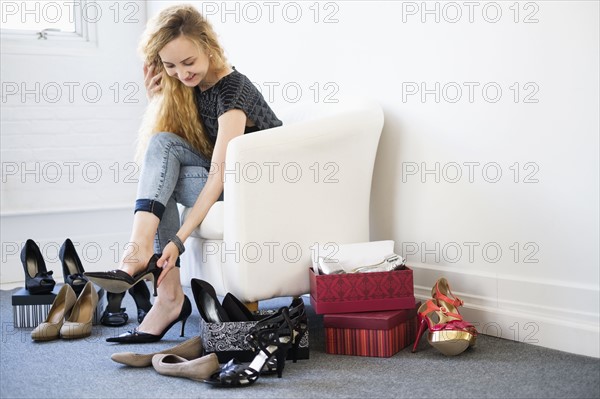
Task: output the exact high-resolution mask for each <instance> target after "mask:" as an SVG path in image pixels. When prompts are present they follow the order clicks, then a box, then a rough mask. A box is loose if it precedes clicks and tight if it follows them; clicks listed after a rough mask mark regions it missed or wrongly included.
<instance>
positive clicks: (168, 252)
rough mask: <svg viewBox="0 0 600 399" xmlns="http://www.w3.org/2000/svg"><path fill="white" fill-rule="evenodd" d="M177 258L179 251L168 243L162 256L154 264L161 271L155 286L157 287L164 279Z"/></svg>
mask: <svg viewBox="0 0 600 399" xmlns="http://www.w3.org/2000/svg"><path fill="white" fill-rule="evenodd" d="M178 256H179V249H177V246H176V245H175V244H173V243H172V242H170V243H168V244H167V245H166V246H165V249H164V250H163V253H162V256H161V257H160V259H159V260H158V261H157V262H156V264H157V265H158V267H161V268H162V269H163V270H162V272H161V273H160V276H159V277H158V281H157V282H156V285H157V286H159V285H160V283H161V282H162V281H163V279H164V278H165V277H166V275H167V273H168V272H170V271H171V269H173V268H174V267H175V262H176V261H177V257H178Z"/></svg>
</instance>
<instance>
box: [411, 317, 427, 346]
mask: <svg viewBox="0 0 600 399" xmlns="http://www.w3.org/2000/svg"><path fill="white" fill-rule="evenodd" d="M425 330H427V320H425V318H424V317H422V316H421V315H419V331H417V337H416V338H415V343H414V345H413V348H412V352H413V353H415V352H416V351H417V346H418V345H419V341H420V340H421V336H422V335H423V333H424V332H425Z"/></svg>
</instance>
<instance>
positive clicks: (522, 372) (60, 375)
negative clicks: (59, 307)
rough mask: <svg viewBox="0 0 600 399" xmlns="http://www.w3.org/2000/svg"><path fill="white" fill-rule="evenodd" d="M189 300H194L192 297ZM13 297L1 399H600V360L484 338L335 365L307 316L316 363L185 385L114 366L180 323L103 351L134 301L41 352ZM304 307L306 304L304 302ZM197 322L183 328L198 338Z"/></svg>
mask: <svg viewBox="0 0 600 399" xmlns="http://www.w3.org/2000/svg"><path fill="white" fill-rule="evenodd" d="M186 291H187V293H188V296H189V297H190V298H192V296H191V292H189V290H186ZM11 293H12V291H0V316H1V321H2V343H1V345H0V348H1V351H0V363H1V365H2V366H1V367H2V369H1V375H0V377H1V378H0V396H1V397H2V398H199V397H201V398H230V397H239V398H242V397H243V398H247V397H261V398H318V397H333V398H364V397H367V398H429V397H436V398H439V397H443V398H454V397H456V398H474V397H477V398H481V397H488V398H598V397H599V396H600V387H599V385H600V360H598V359H593V358H588V357H583V356H577V355H572V354H568V353H563V352H558V351H555V350H550V349H544V348H540V347H536V346H532V345H527V344H522V343H515V342H512V341H507V340H502V339H498V338H493V337H487V336H480V337H479V339H478V343H477V345H476V347H475V348H472V349H469V350H467V351H466V352H464V353H463V354H461V355H460V356H457V357H452V358H448V357H446V356H443V355H441V354H440V353H439V352H437V351H436V350H435V349H433V348H432V347H430V346H429V344H428V343H427V341H426V339H423V340H422V341H421V343H420V346H419V348H420V350H419V352H418V353H416V354H413V353H411V351H410V348H406V349H404V350H403V351H401V352H400V353H398V354H396V355H395V356H393V357H391V358H369V357H355V356H334V355H328V354H326V353H325V352H324V333H323V327H322V317H321V316H318V315H315V314H314V312H313V311H312V309H310V307H309V312H310V317H309V324H310V350H311V352H310V359H309V360H299V361H298V363H296V364H294V363H292V362H287V364H286V366H285V370H284V373H283V378H281V379H278V378H277V377H276V376H264V377H262V378H260V379H259V380H258V381H257V382H256V383H255V384H254V385H253V386H251V387H246V388H238V389H219V388H214V387H211V386H208V385H206V384H203V383H200V382H194V381H191V380H187V379H180V378H175V377H167V376H162V375H159V374H157V373H156V372H155V371H154V369H153V368H151V367H150V368H145V369H134V368H128V367H125V366H121V365H119V364H117V363H114V362H112V361H111V360H110V355H111V354H112V353H114V352H121V351H133V352H138V353H151V352H155V351H159V350H162V349H165V348H168V347H171V346H174V345H176V344H177V343H179V342H181V341H182V340H184V338H179V336H178V332H179V328H178V327H180V324H177V325H176V326H175V327H174V328H173V329H172V330H171V331H170V332H169V333H168V334H167V335H166V336H165V338H164V339H163V341H161V342H159V343H155V344H144V345H119V344H109V343H107V342H105V338H106V337H108V336H113V335H117V334H119V333H121V332H124V331H126V330H127V329H131V328H133V327H135V325H136V324H135V322H134V321H133V320H134V319H135V315H136V309H135V304H134V302H133V300H132V299H131V297H130V296H126V299H125V301H124V306H126V307H127V311H128V313H129V315H130V318H131V319H130V322H129V324H128V325H127V326H125V327H121V328H108V327H104V326H95V327H94V330H93V334H92V336H91V337H89V338H86V339H82V340H75V341H60V340H59V341H53V342H47V343H35V342H32V341H31V338H30V332H31V329H14V328H13V323H12V307H11V297H10V295H11ZM306 302H307V301H306ZM287 304H289V300H288V299H287V298H281V299H276V300H271V301H264V302H261V308H265V309H269V308H277V307H279V306H280V305H287ZM198 329H199V315H198V311H197V309H195V306H194V312H193V313H192V316H191V317H190V319H189V320H188V323H187V325H186V337H188V338H189V337H191V336H193V335H197V334H198Z"/></svg>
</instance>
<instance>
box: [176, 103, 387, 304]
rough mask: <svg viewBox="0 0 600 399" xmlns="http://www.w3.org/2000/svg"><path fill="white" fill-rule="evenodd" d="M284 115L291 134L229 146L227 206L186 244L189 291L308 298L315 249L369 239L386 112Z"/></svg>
mask: <svg viewBox="0 0 600 399" xmlns="http://www.w3.org/2000/svg"><path fill="white" fill-rule="evenodd" d="M278 116H279V118H280V119H281V120H282V121H283V126H281V127H277V128H273V129H268V130H263V131H259V132H255V133H250V134H246V135H243V136H240V137H237V138H235V139H233V140H232V141H231V142H230V143H229V145H228V148H227V162H226V165H227V169H226V170H227V172H226V175H225V189H224V193H225V194H224V201H219V202H217V203H215V204H214V206H213V207H212V208H211V209H210V211H209V213H208V215H207V216H206V218H205V220H204V221H203V222H202V224H201V225H200V226H199V227H198V229H196V231H195V232H194V234H193V235H192V236H191V237H190V238H189V239H188V240H187V242H186V252H185V253H184V254H183V255H182V260H181V265H182V268H181V280H182V284H184V285H189V283H190V280H191V278H200V279H203V280H206V281H208V282H210V283H211V284H212V285H213V286H214V287H215V290H216V291H217V294H219V295H225V294H226V293H227V292H231V293H232V294H234V295H235V296H236V297H237V298H239V299H240V300H242V301H244V302H255V301H259V300H264V299H270V298H274V297H280V296H292V295H301V294H305V293H308V292H309V279H308V269H309V267H310V265H311V264H312V263H311V250H310V247H311V246H312V245H313V244H315V243H318V244H321V245H323V244H325V243H328V242H334V243H338V244H342V243H353V242H361V241H368V240H369V203H370V195H371V180H372V175H373V166H374V162H375V155H376V152H377V145H378V142H379V137H380V135H381V130H382V127H383V111H382V110H381V108H380V106H379V105H378V104H377V103H375V102H372V101H369V100H365V99H346V100H342V101H340V102H339V103H336V104H308V105H295V106H293V107H290V108H289V109H288V110H286V112H278ZM188 212H189V209H186V208H183V209H182V218H185V216H186V215H187V213H188Z"/></svg>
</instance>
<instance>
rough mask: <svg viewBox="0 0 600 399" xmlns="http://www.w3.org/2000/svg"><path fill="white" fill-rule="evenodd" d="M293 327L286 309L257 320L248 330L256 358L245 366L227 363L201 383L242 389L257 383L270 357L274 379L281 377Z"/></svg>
mask: <svg viewBox="0 0 600 399" xmlns="http://www.w3.org/2000/svg"><path fill="white" fill-rule="evenodd" d="M292 336H293V325H292V322H291V320H290V318H289V314H288V308H287V307H283V308H281V309H279V310H278V311H277V313H276V314H274V315H273V316H269V317H267V318H266V319H263V320H261V321H259V322H258V323H257V324H256V326H254V327H253V328H252V330H251V331H250V335H249V339H251V340H253V341H254V342H256V343H257V345H258V350H257V351H256V352H257V353H256V356H255V357H254V360H253V361H252V362H251V363H250V365H248V366H244V365H242V364H235V362H229V363H227V364H226V365H225V367H223V368H222V369H221V370H220V371H219V372H217V373H215V374H213V375H212V376H211V377H210V378H209V379H208V380H204V382H206V383H208V384H212V385H215V386H220V387H245V386H250V385H252V384H254V383H255V382H256V380H258V378H259V377H260V375H261V373H262V370H263V367H264V366H265V364H266V363H267V362H269V360H271V359H272V358H273V357H275V358H276V359H277V377H279V378H281V377H282V376H283V369H284V367H285V358H286V356H287V352H288V350H289V348H290V346H291V344H292Z"/></svg>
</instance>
